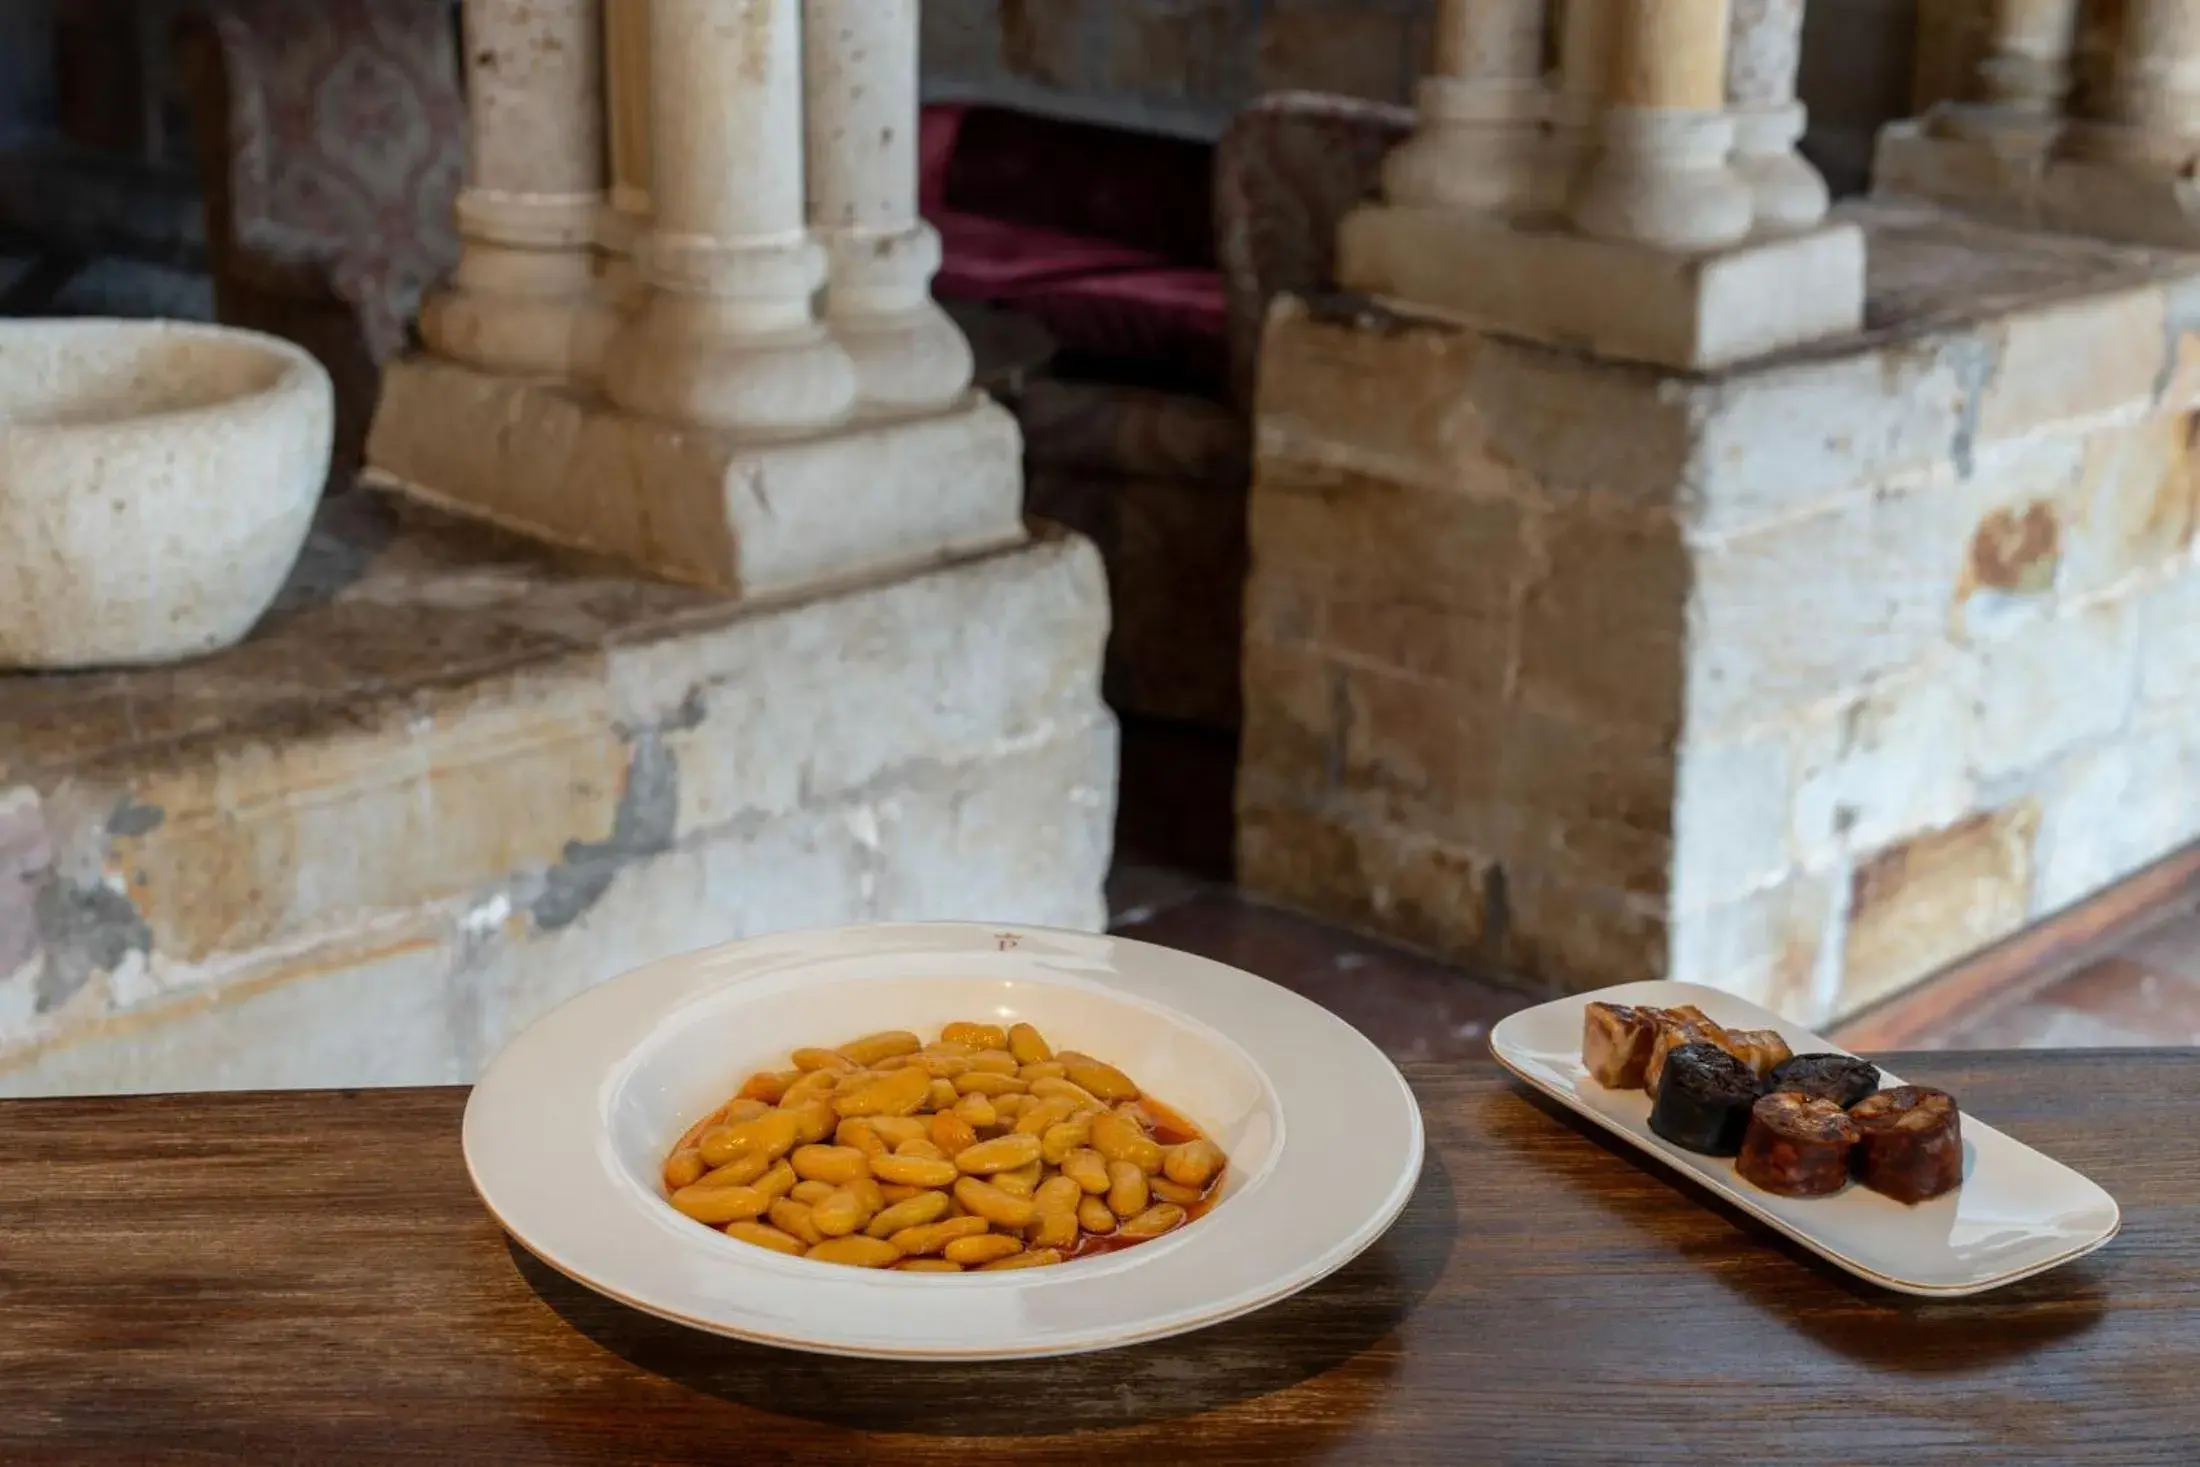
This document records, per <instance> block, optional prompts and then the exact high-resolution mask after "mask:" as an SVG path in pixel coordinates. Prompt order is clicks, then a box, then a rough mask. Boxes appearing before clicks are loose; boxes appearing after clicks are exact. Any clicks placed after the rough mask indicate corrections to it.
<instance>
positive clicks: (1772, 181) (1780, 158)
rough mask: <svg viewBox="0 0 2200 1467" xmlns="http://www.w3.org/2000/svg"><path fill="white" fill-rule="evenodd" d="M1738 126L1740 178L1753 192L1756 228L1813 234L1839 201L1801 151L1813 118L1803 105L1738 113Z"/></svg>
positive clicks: (1737, 173)
mask: <svg viewBox="0 0 2200 1467" xmlns="http://www.w3.org/2000/svg"><path fill="white" fill-rule="evenodd" d="M1727 115H1728V116H1729V117H1730V118H1732V119H1733V123H1734V156H1733V159H1732V162H1731V163H1730V165H1729V166H1731V167H1732V168H1733V170H1734V175H1735V177H1737V178H1739V179H1741V181H1742V186H1743V187H1744V188H1747V189H1748V190H1749V196H1750V201H1751V203H1752V205H1753V214H1754V217H1755V221H1756V222H1755V226H1754V227H1755V228H1756V229H1757V230H1758V231H1759V232H1765V231H1768V230H1791V229H1808V228H1810V227H1811V226H1812V225H1814V224H1816V223H1818V221H1820V220H1821V219H1824V218H1825V217H1826V210H1827V209H1828V208H1830V207H1831V206H1832V203H1833V199H1832V196H1831V194H1830V193H1829V192H1828V191H1827V189H1826V181H1825V179H1823V178H1821V177H1820V176H1819V174H1818V170H1817V169H1815V168H1813V167H1811V165H1810V162H1809V160H1808V159H1806V158H1804V157H1803V155H1802V154H1801V153H1798V152H1797V151H1796V150H1795V145H1796V144H1797V143H1799V142H1801V141H1802V139H1803V132H1804V128H1805V125H1806V123H1807V121H1808V114H1806V113H1805V112H1804V110H1803V107H1802V105H1801V104H1800V103H1795V104H1791V105H1788V106H1783V107H1756V108H1748V107H1737V108H1734V109H1733V110H1731V111H1730V112H1729V113H1728V114H1727Z"/></svg>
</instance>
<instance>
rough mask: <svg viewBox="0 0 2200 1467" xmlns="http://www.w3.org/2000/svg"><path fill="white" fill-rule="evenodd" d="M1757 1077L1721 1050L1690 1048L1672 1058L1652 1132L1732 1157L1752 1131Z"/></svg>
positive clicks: (1701, 1046) (1654, 1112) (1709, 1153)
mask: <svg viewBox="0 0 2200 1467" xmlns="http://www.w3.org/2000/svg"><path fill="white" fill-rule="evenodd" d="M1756 1100H1757V1075H1756V1072H1755V1071H1754V1070H1752V1069H1750V1067H1749V1066H1747V1065H1745V1064H1743V1063H1742V1062H1741V1061H1740V1060H1738V1059H1736V1058H1734V1056H1733V1055H1730V1054H1728V1053H1727V1052H1726V1051H1725V1050H1723V1049H1721V1048H1719V1046H1717V1045H1716V1044H1684V1045H1682V1046H1681V1047H1680V1048H1679V1049H1676V1050H1674V1051H1673V1052H1672V1053H1671V1054H1670V1055H1668V1056H1667V1057H1666V1061H1665V1077H1664V1081H1663V1083H1662V1084H1660V1085H1659V1086H1658V1098H1657V1101H1656V1102H1655V1103H1654V1104H1653V1105H1652V1106H1651V1107H1650V1129H1651V1130H1653V1131H1655V1132H1657V1133H1658V1134H1659V1135H1660V1136H1663V1137H1664V1138H1665V1139H1666V1140H1668V1141H1670V1142H1672V1143H1673V1144H1674V1145H1675V1146H1685V1147H1687V1148H1688V1149H1689V1150H1690V1151H1700V1152H1702V1153H1704V1155H1706V1156H1732V1155H1733V1154H1734V1153H1735V1151H1736V1150H1737V1149H1738V1148H1739V1147H1740V1146H1741V1144H1742V1133H1743V1132H1744V1131H1746V1130H1747V1129H1748V1128H1749V1108H1750V1106H1751V1105H1753V1104H1755V1103H1756Z"/></svg>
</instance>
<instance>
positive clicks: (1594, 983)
mask: <svg viewBox="0 0 2200 1467" xmlns="http://www.w3.org/2000/svg"><path fill="white" fill-rule="evenodd" d="M1496 890H1497V891H1498V892H1500V893H1501V894H1502V901H1498V900H1495V899H1493V901H1492V903H1491V906H1492V909H1493V911H1494V912H1501V913H1502V914H1503V930H1502V940H1501V941H1499V942H1497V943H1496V944H1494V946H1495V947H1496V950H1497V955H1498V961H1499V962H1501V963H1502V964H1503V966H1504V968H1505V970H1506V971H1507V972H1510V973H1513V974H1516V975H1518V976H1520V977H1522V978H1525V979H1528V980H1529V981H1531V982H1534V983H1536V984H1539V985H1541V986H1542V987H1544V988H1546V989H1550V990H1553V991H1556V992H1574V993H1579V992H1583V991H1585V990H1594V989H1598V988H1606V987H1609V986H1611V985H1612V984H1615V983H1635V982H1639V981H1641V980H1643V979H1651V978H1663V977H1665V976H1667V974H1668V973H1669V972H1670V971H1671V969H1672V948H1671V932H1670V928H1669V919H1668V918H1667V916H1666V914H1665V912H1664V911H1663V910H1662V909H1661V908H1660V907H1659V906H1658V904H1657V903H1654V902H1646V901H1643V900H1641V899H1639V898H1632V897H1629V896H1626V895H1624V894H1622V893H1619V892H1613V891H1607V890H1605V889H1603V888H1601V887H1594V886H1580V885H1576V884H1574V883H1571V882H1567V881H1563V880H1559V879H1555V878H1552V877H1550V876H1547V875H1545V874H1543V873H1541V872H1537V871H1534V870H1516V869H1513V868H1507V869H1506V872H1505V880H1504V881H1503V883H1502V884H1501V885H1500V886H1498V887H1497V888H1496Z"/></svg>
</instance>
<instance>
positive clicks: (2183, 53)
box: [2009, 0, 2200, 168]
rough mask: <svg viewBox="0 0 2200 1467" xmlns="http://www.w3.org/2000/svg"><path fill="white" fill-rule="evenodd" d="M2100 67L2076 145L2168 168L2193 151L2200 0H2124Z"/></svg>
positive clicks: (2196, 147) (2199, 114)
mask: <svg viewBox="0 0 2200 1467" xmlns="http://www.w3.org/2000/svg"><path fill="white" fill-rule="evenodd" d="M2009 3H2014V0H2009ZM2040 3H2043V4H2044V3H2045V0H2040ZM2106 72H2107V74H2106V75H2105V76H2103V77H2102V78H2101V84H2100V88H2099V95H2098V96H2097V97H2094V98H2092V99H2091V102H2092V105H2091V108H2090V111H2091V113H2092V116H2091V117H2090V118H2089V120H2088V125H2087V126H2086V127H2085V128H2083V129H2082V130H2081V131H2082V137H2081V138H2080V139H2079V140H2078V141H2079V151H2082V152H2086V153H2090V154H2094V155H2100V156H2110V157H2115V158H2123V159H2129V160H2131V161H2134V162H2140V163H2146V164H2154V165H2161V166H2167V167H2172V168H2184V167H2186V166H2187V165H2188V164H2190V163H2191V162H2192V160H2193V159H2194V157H2195V155H2196V154H2200V0H2124V4H2123V7H2122V21H2121V24H2120V25H2119V26H2117V27H2116V29H2115V31H2114V34H2113V37H2112V40H2111V50H2110V53H2109V57H2108V65H2107V68H2106Z"/></svg>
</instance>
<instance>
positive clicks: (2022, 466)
mask: <svg viewBox="0 0 2200 1467" xmlns="http://www.w3.org/2000/svg"><path fill="white" fill-rule="evenodd" d="M2107 431H2110V432H2112V433H2113V432H2120V431H2122V430H2107ZM2088 441H2089V440H2088V438H2087V437H2086V436H2085V435H2082V434H2078V433H2056V434H2051V435H2048V436H2045V437H2039V438H2031V439H2025V440H2023V441H2021V442H2016V443H2008V444H1999V445H1995V446H1993V447H1990V448H1985V449H1982V450H1981V451H1980V452H1979V453H1978V454H1977V456H1976V458H1975V460H1974V462H1973V464H1972V472H1971V475H1970V477H1969V478H1967V479H1966V480H1964V481H1963V482H1961V483H1960V484H1957V485H1955V486H1953V492H1952V493H1950V494H1949V495H1948V506H1949V511H1950V514H1951V515H1952V516H1953V519H1952V523H1951V528H1952V530H1953V531H1954V533H1955V534H1956V535H1957V536H1958V537H1960V541H1959V543H1960V547H1961V548H1960V550H1959V552H1958V553H1959V556H1960V571H1959V577H1958V582H1957V585H1956V590H1955V596H1956V605H1955V607H1954V617H1953V619H1952V625H1953V626H1954V627H1955V628H1956V629H1957V631H1958V632H1959V633H1960V635H1961V636H1963V637H1964V638H1966V639H1970V640H1980V639H1989V638H1992V637H1995V636H1998V635H2001V634H2003V633H2004V632H2005V631H2006V630H2008V629H2011V628H2021V627H2023V626H2024V625H2026V624H2027V623H2029V622H2031V621H2034V620H2037V619H2038V618H2039V617H2042V616H2045V615H2048V614H2051V613H2052V611H2053V609H2054V606H2055V600H2056V594H2057V590H2058V587H2062V588H2064V589H2066V590H2067V589H2069V588H2068V587H2067V585H2066V582H2067V581H2068V580H2069V579H2070V578H2069V577H2067V576H2066V575H2065V574H2064V561H2065V558H2066V556H2067V555H2068V554H2069V553H2070V551H2071V549H2072V545H2071V541H2072V538H2073V536H2074V534H2075V532H2076V527H2075V523H2074V522H2075V520H2076V519H2077V518H2078V517H2079V516H2080V515H2081V514H2082V513H2083V511H2082V510H2081V509H2080V507H2079V502H2080V500H2081V497H2082V494H2083V485H2084V482H2085V466H2086V457H2087V453H2086V450H2087V445H2088Z"/></svg>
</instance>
